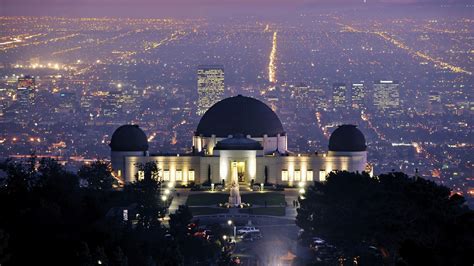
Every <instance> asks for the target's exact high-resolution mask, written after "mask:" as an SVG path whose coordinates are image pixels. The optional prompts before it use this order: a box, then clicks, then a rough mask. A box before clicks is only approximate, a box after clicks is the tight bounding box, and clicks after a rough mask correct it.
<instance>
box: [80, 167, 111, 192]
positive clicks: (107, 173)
mask: <svg viewBox="0 0 474 266" xmlns="http://www.w3.org/2000/svg"><path fill="white" fill-rule="evenodd" d="M78 175H79V177H80V178H82V179H84V180H86V181H87V184H88V186H89V187H90V188H91V189H97V190H106V189H111V188H112V184H114V183H115V182H116V180H115V179H114V177H113V176H112V170H111V168H110V164H109V163H107V162H105V161H102V160H98V161H95V162H93V163H91V164H88V165H87V164H85V165H83V166H82V167H81V169H79V172H78Z"/></svg>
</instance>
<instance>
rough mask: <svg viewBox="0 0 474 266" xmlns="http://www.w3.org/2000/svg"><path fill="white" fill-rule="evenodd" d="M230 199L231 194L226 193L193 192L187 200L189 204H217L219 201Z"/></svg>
mask: <svg viewBox="0 0 474 266" xmlns="http://www.w3.org/2000/svg"><path fill="white" fill-rule="evenodd" d="M228 201H229V194H224V193H208V192H205V193H199V194H191V195H189V196H188V199H187V200H186V205H188V206H209V205H214V206H217V204H219V203H224V202H228Z"/></svg>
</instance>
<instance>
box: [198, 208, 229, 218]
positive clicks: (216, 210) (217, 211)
mask: <svg viewBox="0 0 474 266" xmlns="http://www.w3.org/2000/svg"><path fill="white" fill-rule="evenodd" d="M189 209H190V210H191V213H192V214H193V215H194V216H196V215H211V214H220V213H228V212H229V209H224V208H210V207H190V208H189Z"/></svg>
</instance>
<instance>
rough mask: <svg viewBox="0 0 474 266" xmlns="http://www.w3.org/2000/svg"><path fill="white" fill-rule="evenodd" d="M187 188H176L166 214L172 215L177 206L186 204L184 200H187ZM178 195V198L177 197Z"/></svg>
mask: <svg viewBox="0 0 474 266" xmlns="http://www.w3.org/2000/svg"><path fill="white" fill-rule="evenodd" d="M189 192H190V190H189V188H176V189H175V191H174V193H173V201H172V202H171V204H170V207H169V208H168V212H169V213H170V214H171V213H174V212H175V211H176V210H177V209H178V207H179V205H184V204H185V203H186V200H187V199H188V196H189ZM178 194H179V196H178Z"/></svg>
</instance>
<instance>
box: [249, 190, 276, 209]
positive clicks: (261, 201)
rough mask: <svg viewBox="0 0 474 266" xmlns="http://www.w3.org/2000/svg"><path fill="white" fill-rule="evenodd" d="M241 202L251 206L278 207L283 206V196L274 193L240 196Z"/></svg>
mask: <svg viewBox="0 0 474 266" xmlns="http://www.w3.org/2000/svg"><path fill="white" fill-rule="evenodd" d="M242 202H244V203H250V204H252V205H265V202H266V203H267V206H268V205H280V204H285V195H284V194H282V193H276V192H266V193H249V194H242Z"/></svg>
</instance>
